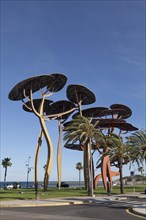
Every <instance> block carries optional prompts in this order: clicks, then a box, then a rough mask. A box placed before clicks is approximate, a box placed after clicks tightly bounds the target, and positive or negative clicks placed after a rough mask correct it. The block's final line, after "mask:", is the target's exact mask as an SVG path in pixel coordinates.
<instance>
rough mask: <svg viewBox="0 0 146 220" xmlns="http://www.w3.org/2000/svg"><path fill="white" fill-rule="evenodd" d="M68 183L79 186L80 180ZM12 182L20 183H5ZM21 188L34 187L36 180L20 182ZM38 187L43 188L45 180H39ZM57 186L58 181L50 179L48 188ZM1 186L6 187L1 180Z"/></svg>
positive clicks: (83, 184) (83, 185)
mask: <svg viewBox="0 0 146 220" xmlns="http://www.w3.org/2000/svg"><path fill="white" fill-rule="evenodd" d="M64 182H66V183H68V184H69V187H70V188H78V187H79V181H64ZM12 183H18V182H17V181H9V182H6V184H5V185H7V184H12ZM19 184H20V186H21V188H27V186H28V188H34V181H29V182H28V183H27V182H25V181H24V182H23V181H21V182H19ZM98 185H99V186H102V185H103V184H102V181H99V183H98ZM38 187H39V188H43V182H42V181H39V184H38ZM56 187H57V181H50V182H49V184H48V188H56ZM80 187H85V183H84V181H81V182H80ZM0 188H1V189H2V188H4V182H0Z"/></svg>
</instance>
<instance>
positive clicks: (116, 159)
mask: <svg viewBox="0 0 146 220" xmlns="http://www.w3.org/2000/svg"><path fill="white" fill-rule="evenodd" d="M99 144H100V146H103V148H104V150H103V154H102V156H101V158H100V160H101V159H102V158H103V157H104V156H106V155H109V157H110V163H111V165H114V166H115V167H117V168H118V169H119V172H120V193H121V194H123V193H124V184H123V165H124V164H127V163H129V162H130V161H131V155H130V152H129V146H128V145H127V144H126V143H124V141H123V138H122V137H120V136H119V135H116V134H114V133H111V134H109V135H107V136H105V138H103V139H101V141H99ZM107 146H108V148H107ZM100 160H98V162H99V161H100Z"/></svg>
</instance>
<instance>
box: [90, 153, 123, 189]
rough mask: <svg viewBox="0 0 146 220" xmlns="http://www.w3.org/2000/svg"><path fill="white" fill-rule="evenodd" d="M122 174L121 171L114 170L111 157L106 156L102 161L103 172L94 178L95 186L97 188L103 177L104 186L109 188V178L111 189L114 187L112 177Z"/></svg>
mask: <svg viewBox="0 0 146 220" xmlns="http://www.w3.org/2000/svg"><path fill="white" fill-rule="evenodd" d="M118 175H120V172H119V171H118V172H116V171H112V170H111V168H110V158H109V156H108V155H106V156H104V157H103V159H102V163H101V174H98V175H97V176H96V177H95V179H94V188H95V189H97V186H98V181H99V180H100V179H101V178H102V181H103V185H104V188H105V189H106V190H108V185H107V178H108V181H109V182H110V190H111V189H112V177H113V176H118Z"/></svg>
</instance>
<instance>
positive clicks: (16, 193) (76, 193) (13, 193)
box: [0, 185, 146, 201]
mask: <svg viewBox="0 0 146 220" xmlns="http://www.w3.org/2000/svg"><path fill="white" fill-rule="evenodd" d="M145 188H146V186H145V185H138V186H135V192H141V193H144V189H145ZM124 189H125V193H134V189H133V187H132V186H125V187H124ZM94 194H95V196H98V195H99V196H101V195H102V196H104V195H107V192H106V190H105V189H104V188H103V187H102V186H99V187H98V189H97V190H94ZM111 194H113V195H115V194H120V188H119V186H115V187H113V189H112V193H111ZM80 196H87V191H86V190H85V189H84V188H82V189H78V188H77V189H74V188H62V189H61V190H58V189H57V188H49V189H48V190H47V192H44V191H43V189H39V198H40V199H47V198H48V199H49V198H57V197H58V198H59V197H80ZM14 199H22V200H24V199H35V190H34V189H11V190H4V189H1V190H0V200H1V201H4V200H14Z"/></svg>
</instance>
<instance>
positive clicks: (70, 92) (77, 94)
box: [66, 85, 96, 105]
mask: <svg viewBox="0 0 146 220" xmlns="http://www.w3.org/2000/svg"><path fill="white" fill-rule="evenodd" d="M66 95H67V98H68V99H69V100H70V101H71V102H74V103H76V104H78V103H81V104H82V105H88V104H92V103H94V102H95V101H96V98H95V95H94V94H93V92H91V91H90V90H89V89H88V88H86V87H84V86H82V85H69V86H68V87H67V91H66Z"/></svg>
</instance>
